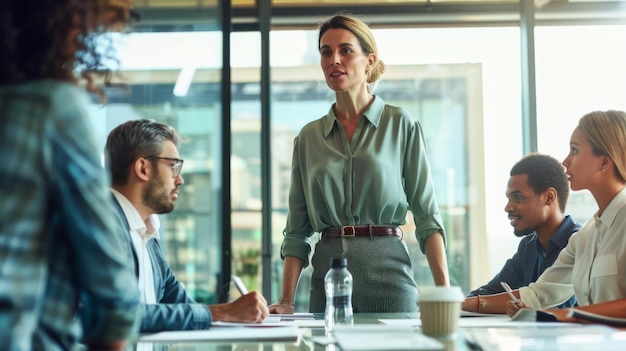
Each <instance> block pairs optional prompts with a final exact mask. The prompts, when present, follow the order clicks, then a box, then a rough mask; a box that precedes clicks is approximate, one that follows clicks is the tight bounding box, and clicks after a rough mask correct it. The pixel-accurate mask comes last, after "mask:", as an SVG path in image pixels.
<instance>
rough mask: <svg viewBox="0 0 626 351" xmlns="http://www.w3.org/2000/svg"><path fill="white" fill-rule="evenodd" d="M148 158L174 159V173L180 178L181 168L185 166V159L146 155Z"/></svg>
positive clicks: (175, 176)
mask: <svg viewBox="0 0 626 351" xmlns="http://www.w3.org/2000/svg"><path fill="white" fill-rule="evenodd" d="M144 158H147V159H148V160H166V161H172V162H174V164H173V165H172V175H173V176H174V178H178V176H179V175H180V170H181V169H182V168H183V160H181V159H179V158H171V157H159V156H145V157H144Z"/></svg>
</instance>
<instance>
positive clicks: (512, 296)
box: [500, 282, 520, 305]
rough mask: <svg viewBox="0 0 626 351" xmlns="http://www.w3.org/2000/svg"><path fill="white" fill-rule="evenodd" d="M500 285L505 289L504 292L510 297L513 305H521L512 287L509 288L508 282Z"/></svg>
mask: <svg viewBox="0 0 626 351" xmlns="http://www.w3.org/2000/svg"><path fill="white" fill-rule="evenodd" d="M500 285H502V287H503V288H504V291H505V292H506V294H507V295H509V297H510V298H511V300H513V303H514V304H516V305H519V304H520V301H519V300H518V299H517V297H515V295H513V290H511V287H510V286H509V284H507V283H506V282H500Z"/></svg>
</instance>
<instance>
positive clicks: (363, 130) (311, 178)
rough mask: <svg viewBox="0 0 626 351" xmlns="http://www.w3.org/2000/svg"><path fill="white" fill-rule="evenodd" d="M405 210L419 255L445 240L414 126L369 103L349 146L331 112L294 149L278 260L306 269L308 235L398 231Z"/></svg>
mask: <svg viewBox="0 0 626 351" xmlns="http://www.w3.org/2000/svg"><path fill="white" fill-rule="evenodd" d="M409 209H410V210H411V211H412V213H413V217H414V219H415V224H416V230H415V235H416V236H417V239H418V242H419V243H420V247H421V249H422V252H423V251H424V241H425V240H426V238H427V237H429V236H430V235H431V234H433V233H435V232H437V231H439V232H441V233H442V234H444V228H443V222H442V220H441V215H440V213H439V208H438V206H437V200H436V199H435V189H434V186H433V183H432V176H431V173H430V165H429V161H428V153H427V150H426V145H425V144H424V136H423V132H422V128H421V126H420V124H419V122H418V121H416V120H414V119H413V118H412V117H411V115H410V114H409V113H408V112H407V111H405V110H404V109H402V108H399V107H395V106H390V105H386V104H385V102H384V101H383V99H381V98H380V97H378V96H376V97H375V98H374V101H373V102H372V104H371V105H370V107H369V108H368V109H367V110H366V111H365V113H364V114H363V117H362V118H361V120H360V121H359V125H358V127H357V129H356V131H355V133H354V135H353V137H352V141H351V142H348V138H347V136H346V133H345V132H344V130H343V127H342V126H341V124H340V123H339V121H338V120H337V118H336V116H335V113H334V111H333V108H332V107H331V108H330V110H329V111H328V114H327V115H326V116H324V117H322V118H320V119H318V120H316V121H313V122H311V123H308V124H307V125H306V126H304V127H303V128H302V130H301V131H300V133H299V135H298V136H297V137H296V139H295V141H294V149H293V160H292V174H291V187H290V189H289V212H288V215H287V225H286V228H285V230H284V233H283V235H284V238H283V243H282V249H281V256H282V257H283V258H284V257H285V256H295V257H298V258H300V259H302V260H303V261H304V262H305V266H307V265H308V262H309V254H310V252H311V245H310V242H311V240H310V237H311V236H312V235H313V233H315V232H321V231H322V230H323V229H325V228H328V227H338V226H342V225H368V224H378V225H401V224H404V223H405V221H406V214H407V210H409ZM444 238H445V235H444Z"/></svg>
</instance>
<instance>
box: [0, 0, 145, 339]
mask: <svg viewBox="0 0 626 351" xmlns="http://www.w3.org/2000/svg"><path fill="white" fill-rule="evenodd" d="M129 11H130V0H126V1H121V0H108V1H107V0H28V1H24V0H3V1H2V3H1V4H0V52H2V55H0V164H2V167H0V199H2V201H0V340H2V348H3V349H4V350H70V349H76V348H77V346H78V345H79V344H80V343H84V344H86V346H87V347H88V348H89V349H97V350H119V349H122V348H123V347H124V345H125V343H126V340H128V338H129V337H130V336H131V335H132V333H134V332H136V330H137V327H138V316H139V314H138V312H139V310H138V307H139V295H138V289H137V283H136V279H135V277H134V275H133V267H132V266H131V265H130V261H129V260H128V252H129V251H128V250H129V248H128V247H127V246H128V245H125V244H124V242H123V241H122V238H121V237H120V234H119V233H120V230H119V222H118V221H117V220H116V217H115V212H114V209H113V207H112V201H111V198H110V194H109V184H108V181H107V176H106V173H105V171H104V169H103V167H102V165H101V161H100V152H99V150H98V147H97V145H96V141H95V138H94V136H93V134H92V133H93V132H92V130H93V129H92V128H91V126H90V125H89V118H88V111H87V106H88V103H89V101H88V98H87V95H86V94H85V92H84V91H82V90H81V89H80V88H79V87H77V82H78V79H77V78H76V77H78V76H80V75H81V72H78V71H77V70H76V69H75V68H76V67H88V66H91V67H98V63H97V62H94V61H90V62H89V64H86V59H81V58H78V59H77V57H84V58H89V57H98V55H94V52H93V50H94V48H93V47H90V46H88V45H85V38H88V37H89V35H91V34H92V33H93V32H94V31H95V30H96V29H97V30H98V31H106V30H109V29H111V28H118V27H119V24H120V23H122V22H124V21H125V20H126V19H127V18H128V16H129ZM77 53H78V54H77ZM79 306H81V316H82V317H83V318H77V316H78V308H79Z"/></svg>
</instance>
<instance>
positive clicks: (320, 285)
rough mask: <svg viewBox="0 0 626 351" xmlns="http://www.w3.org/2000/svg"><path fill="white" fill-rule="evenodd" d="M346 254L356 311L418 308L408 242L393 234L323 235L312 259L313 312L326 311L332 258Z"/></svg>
mask: <svg viewBox="0 0 626 351" xmlns="http://www.w3.org/2000/svg"><path fill="white" fill-rule="evenodd" d="M335 257H346V258H347V259H348V270H349V271H350V273H352V278H353V282H354V286H353V290H352V306H353V310H354V312H355V313H358V312H361V313H365V312H368V313H372V312H417V311H418V306H417V284H416V283H415V280H414V279H413V267H412V266H411V259H410V257H409V251H408V249H407V246H406V243H405V242H404V241H402V240H401V239H399V238H397V237H393V236H376V237H371V238H368V237H351V238H344V239H342V238H328V239H321V240H320V241H318V242H317V244H316V245H315V253H314V254H313V258H312V259H311V265H312V266H313V273H312V276H311V297H310V301H309V310H310V312H324V310H325V308H326V295H325V291H324V276H325V275H326V272H327V271H328V269H329V268H330V259H331V258H335Z"/></svg>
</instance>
